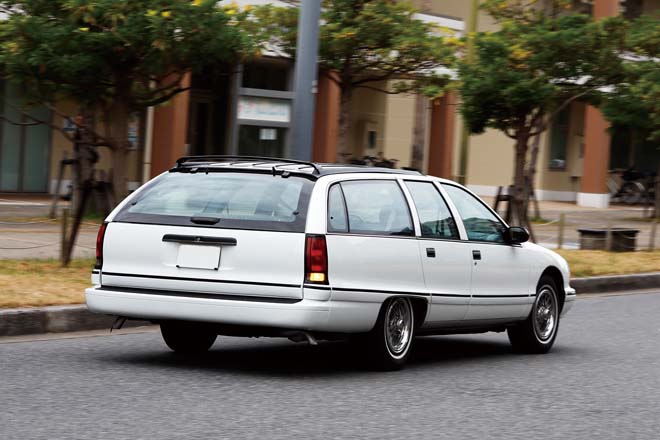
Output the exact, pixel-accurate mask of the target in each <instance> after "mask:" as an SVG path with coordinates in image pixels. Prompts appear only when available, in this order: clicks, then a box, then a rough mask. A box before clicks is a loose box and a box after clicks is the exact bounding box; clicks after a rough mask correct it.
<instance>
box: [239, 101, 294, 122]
mask: <svg viewBox="0 0 660 440" xmlns="http://www.w3.org/2000/svg"><path fill="white" fill-rule="evenodd" d="M238 119H252V120H256V121H265V122H289V121H291V103H290V102H289V101H286V100H284V99H272V98H261V97H257V96H241V97H240V99H239V101H238Z"/></svg>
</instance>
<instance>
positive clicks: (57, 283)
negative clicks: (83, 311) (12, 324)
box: [0, 259, 94, 308]
mask: <svg viewBox="0 0 660 440" xmlns="http://www.w3.org/2000/svg"><path fill="white" fill-rule="evenodd" d="M93 266H94V260H92V259H84V260H73V261H72V262H71V264H70V265H69V267H62V266H61V265H60V262H59V261H58V260H0V308H10V307H40V306H52V305H62V304H81V303H84V302H85V288H87V287H89V286H90V285H91V280H90V276H91V273H92V267H93Z"/></svg>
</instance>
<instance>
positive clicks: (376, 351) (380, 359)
mask: <svg viewBox="0 0 660 440" xmlns="http://www.w3.org/2000/svg"><path fill="white" fill-rule="evenodd" d="M414 333H415V314H414V311H413V307H412V303H411V302H410V299H409V298H405V297H396V298H391V299H389V300H388V301H386V302H385V303H384V304H383V306H382V307H381V309H380V313H379V314H378V320H377V321H376V325H375V326H374V328H373V329H372V330H371V331H370V332H369V333H368V334H367V335H366V338H365V339H366V340H365V345H366V352H367V355H368V357H369V358H368V360H369V364H370V366H371V367H373V368H374V369H377V370H382V371H391V370H398V369H400V368H401V367H403V366H404V365H405V363H406V361H407V360H408V357H409V356H410V350H411V348H412V342H413V338H414V336H415V334H414Z"/></svg>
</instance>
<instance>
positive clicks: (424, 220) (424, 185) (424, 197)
mask: <svg viewBox="0 0 660 440" xmlns="http://www.w3.org/2000/svg"><path fill="white" fill-rule="evenodd" d="M406 186H407V187H408V190H409V191H410V195H411V196H412V198H413V201H414V202H415V208H416V209H417V215H418V216H419V223H420V225H421V227H422V237H428V238H440V239H449V240H458V238H459V236H458V229H456V223H455V222H454V217H452V215H451V212H450V211H449V208H448V207H447V203H445V201H444V199H443V198H442V196H441V195H440V193H439V192H438V190H437V188H436V187H435V186H434V185H433V184H432V183H430V182H412V181H411V182H406Z"/></svg>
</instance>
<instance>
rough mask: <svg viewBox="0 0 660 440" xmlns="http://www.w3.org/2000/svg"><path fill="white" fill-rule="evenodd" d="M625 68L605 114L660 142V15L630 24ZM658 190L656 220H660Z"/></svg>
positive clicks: (638, 135)
mask: <svg viewBox="0 0 660 440" xmlns="http://www.w3.org/2000/svg"><path fill="white" fill-rule="evenodd" d="M622 67H623V81H622V82H621V83H620V84H618V85H617V86H616V87H614V89H613V90H612V91H611V93H606V94H604V98H603V105H602V110H603V114H604V115H605V117H606V118H607V119H608V120H609V121H610V122H611V123H612V126H614V127H625V128H628V129H631V130H632V131H633V132H634V133H635V134H636V136H635V137H636V138H641V139H647V140H650V141H654V142H659V143H660V15H658V14H656V15H643V16H641V17H640V18H638V19H637V20H635V21H633V22H632V23H631V26H630V29H629V31H628V34H627V37H626V54H625V56H624V63H623V66H622ZM658 175H659V176H660V164H658ZM658 189H660V188H656V202H655V206H656V209H655V216H656V217H660V191H658Z"/></svg>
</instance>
